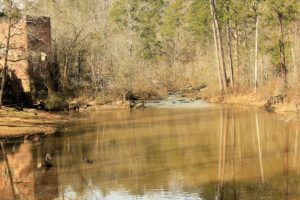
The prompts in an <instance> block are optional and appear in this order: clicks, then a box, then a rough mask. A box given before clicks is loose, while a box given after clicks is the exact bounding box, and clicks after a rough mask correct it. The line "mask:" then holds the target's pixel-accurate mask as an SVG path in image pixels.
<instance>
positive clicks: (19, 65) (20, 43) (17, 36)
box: [0, 18, 30, 92]
mask: <svg viewBox="0 0 300 200" xmlns="http://www.w3.org/2000/svg"><path fill="white" fill-rule="evenodd" d="M7 32H8V22H7V20H6V19H5V18H3V19H1V20H0V45H1V46H2V48H1V49H0V63H1V65H2V66H3V64H4V51H5V46H6V36H7ZM11 35H12V37H11V40H10V48H11V50H10V51H9V57H8V58H9V60H11V62H8V66H9V73H10V74H11V73H14V74H15V76H16V77H17V78H18V79H20V81H21V84H22V86H23V90H24V92H30V81H29V76H28V71H27V69H28V60H27V37H26V20H20V22H19V23H17V24H16V25H15V28H12V34H11Z"/></svg>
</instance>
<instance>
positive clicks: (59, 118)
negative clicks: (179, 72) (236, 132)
mask: <svg viewBox="0 0 300 200" xmlns="http://www.w3.org/2000/svg"><path fill="white" fill-rule="evenodd" d="M182 97H184V98H187V99H190V100H200V99H201V100H205V101H207V102H208V103H218V104H223V105H226V104H227V105H243V106H256V107H258V108H261V109H265V105H266V103H267V102H268V98H267V97H264V96H262V95H260V94H253V93H245V94H230V95H225V96H221V95H214V96H210V97H209V96H205V95H202V94H201V93H193V94H189V95H186V94H182ZM271 106H272V109H273V110H272V112H274V113H298V112H299V111H300V102H297V101H296V100H293V99H290V98H289V97H287V98H286V99H285V100H284V101H283V102H278V103H275V104H272V105H271ZM130 109H131V108H130V107H129V103H128V102H125V103H121V102H117V103H112V104H106V105H97V104H96V103H95V104H94V105H93V106H90V107H88V108H87V109H82V110H80V111H79V112H78V113H79V115H86V114H88V113H90V112H98V111H114V110H130ZM265 110H266V109H265ZM78 119H80V117H78V116H74V115H72V114H70V113H68V114H63V113H51V112H47V111H42V110H36V109H24V110H23V111H17V110H16V109H15V108H9V107H2V109H0V140H3V139H16V138H22V137H33V136H35V135H40V136H43V135H50V134H54V133H55V132H56V131H57V128H58V127H59V126H62V125H65V124H67V123H69V122H72V121H75V120H78Z"/></svg>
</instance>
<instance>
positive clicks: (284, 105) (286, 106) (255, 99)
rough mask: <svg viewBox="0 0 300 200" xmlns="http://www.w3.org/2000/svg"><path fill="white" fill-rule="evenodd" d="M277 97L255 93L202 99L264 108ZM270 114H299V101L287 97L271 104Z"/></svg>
mask: <svg viewBox="0 0 300 200" xmlns="http://www.w3.org/2000/svg"><path fill="white" fill-rule="evenodd" d="M275 97H277V96H276V95H275V96H266V95H262V94H259V93H257V94H255V93H244V94H227V95H224V96H221V95H219V96H213V97H204V98H206V99H207V100H208V101H209V102H212V103H224V104H236V105H248V106H258V107H261V108H265V107H266V105H267V104H268V101H270V99H272V98H275ZM270 106H271V108H272V112H299V111H300V99H299V98H295V97H293V96H290V95H287V96H285V97H284V98H283V99H282V100H280V101H276V102H273V103H272V104H271V105H270Z"/></svg>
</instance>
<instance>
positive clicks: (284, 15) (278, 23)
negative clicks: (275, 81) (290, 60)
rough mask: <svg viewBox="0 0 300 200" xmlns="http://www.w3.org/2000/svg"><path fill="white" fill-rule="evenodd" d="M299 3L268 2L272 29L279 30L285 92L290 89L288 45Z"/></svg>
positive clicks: (281, 67)
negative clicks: (291, 26)
mask: <svg viewBox="0 0 300 200" xmlns="http://www.w3.org/2000/svg"><path fill="white" fill-rule="evenodd" d="M298 4H299V1H297V0H267V6H268V8H269V12H268V13H267V19H268V23H269V25H270V26H271V27H275V28H278V30H279V31H278V34H277V47H278V54H279V61H278V65H277V66H278V71H279V73H280V76H281V78H282V80H283V90H284V91H286V90H287V89H288V79H287V73H288V69H287V57H286V44H287V39H288V38H287V34H288V29H289V26H290V25H291V24H292V22H294V21H295V19H296V18H295V14H296V13H297V9H298V8H297V7H298Z"/></svg>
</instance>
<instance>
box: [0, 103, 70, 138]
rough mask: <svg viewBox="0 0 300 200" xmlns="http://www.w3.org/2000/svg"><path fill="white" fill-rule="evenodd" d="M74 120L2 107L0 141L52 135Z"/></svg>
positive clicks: (33, 111)
mask: <svg viewBox="0 0 300 200" xmlns="http://www.w3.org/2000/svg"><path fill="white" fill-rule="evenodd" d="M72 120H74V118H73V117H72V116H68V115H63V114H54V113H49V112H46V111H41V110H35V109H24V110H23V111H17V110H16V109H14V108H9V107H2V109H1V110H0V139H2V140H3V139H13V138H22V137H30V136H34V135H50V134H54V133H55V132H56V130H57V128H58V126H60V125H64V124H66V123H68V122H70V121H72Z"/></svg>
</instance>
